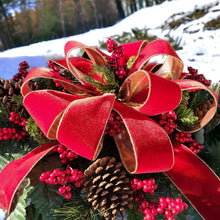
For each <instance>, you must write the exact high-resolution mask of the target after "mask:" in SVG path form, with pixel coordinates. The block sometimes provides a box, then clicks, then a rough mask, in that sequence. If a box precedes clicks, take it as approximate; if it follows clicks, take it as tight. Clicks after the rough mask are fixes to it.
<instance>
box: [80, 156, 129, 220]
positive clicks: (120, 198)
mask: <svg viewBox="0 0 220 220" xmlns="http://www.w3.org/2000/svg"><path fill="white" fill-rule="evenodd" d="M126 174H127V173H126V171H125V170H124V167H123V165H122V163H117V162H116V160H115V158H113V157H104V158H100V159H98V160H97V161H95V162H94V163H93V164H92V165H91V166H90V167H88V168H87V170H85V172H84V189H83V191H89V192H88V194H87V199H88V202H90V203H92V206H93V208H94V210H97V209H98V210H100V211H101V213H102V214H101V215H103V216H104V217H105V219H110V218H111V219H113V220H114V219H116V216H117V215H121V216H122V213H121V212H124V211H126V209H128V208H130V209H131V208H132V207H133V205H132V203H131V201H132V190H131V187H130V182H129V178H128V177H127V175H126Z"/></svg>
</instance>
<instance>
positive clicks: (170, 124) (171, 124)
mask: <svg viewBox="0 0 220 220" xmlns="http://www.w3.org/2000/svg"><path fill="white" fill-rule="evenodd" d="M176 120H177V116H176V114H175V112H174V111H170V112H168V113H166V114H162V115H161V116H160V120H159V124H160V125H161V126H162V127H163V128H164V130H165V131H166V132H167V134H169V135H170V134H172V133H173V131H174V130H175V129H176V128H177V124H176V122H175V121H176Z"/></svg>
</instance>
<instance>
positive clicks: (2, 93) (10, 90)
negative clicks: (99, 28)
mask: <svg viewBox="0 0 220 220" xmlns="http://www.w3.org/2000/svg"><path fill="white" fill-rule="evenodd" d="M22 83H23V81H21V80H20V81H19V82H15V81H14V80H12V79H9V80H4V79H2V78H0V103H3V104H5V106H6V108H7V109H8V110H10V111H13V103H12V102H11V98H13V97H15V96H16V95H20V94H21V93H20V88H21V85H22ZM16 108H19V106H16Z"/></svg>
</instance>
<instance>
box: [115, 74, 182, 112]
mask: <svg viewBox="0 0 220 220" xmlns="http://www.w3.org/2000/svg"><path fill="white" fill-rule="evenodd" d="M173 94H175V96H174V95H173ZM118 97H119V100H120V101H121V102H122V103H123V104H125V105H128V106H130V107H133V108H135V109H136V110H138V111H139V112H142V113H144V114H146V115H151V116H153V115H158V114H161V113H165V112H169V111H171V110H173V109H175V108H176V107H177V106H178V104H179V103H180V101H181V89H180V87H179V86H178V85H177V84H176V83H174V82H172V81H170V80H166V79H164V78H162V77H159V76H157V75H154V74H152V73H149V72H146V71H144V70H139V71H136V72H134V73H132V74H131V75H129V76H128V77H127V78H126V80H125V81H124V83H123V84H122V86H121V89H120V91H119V94H118Z"/></svg>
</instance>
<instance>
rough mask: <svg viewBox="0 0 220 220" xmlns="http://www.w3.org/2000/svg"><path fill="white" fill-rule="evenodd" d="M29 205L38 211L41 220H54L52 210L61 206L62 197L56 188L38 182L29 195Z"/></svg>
mask: <svg viewBox="0 0 220 220" xmlns="http://www.w3.org/2000/svg"><path fill="white" fill-rule="evenodd" d="M30 198H31V203H32V204H33V205H34V206H35V208H36V209H38V210H39V213H40V214H41V216H42V220H55V219H57V218H56V216H55V215H54V211H53V210H54V209H57V208H59V207H61V206H62V205H63V200H64V199H63V196H61V195H60V194H59V193H58V188H57V187H56V186H53V185H48V184H45V183H41V182H39V183H38V184H37V185H36V186H35V187H34V188H33V190H32V191H31V193H30Z"/></svg>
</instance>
